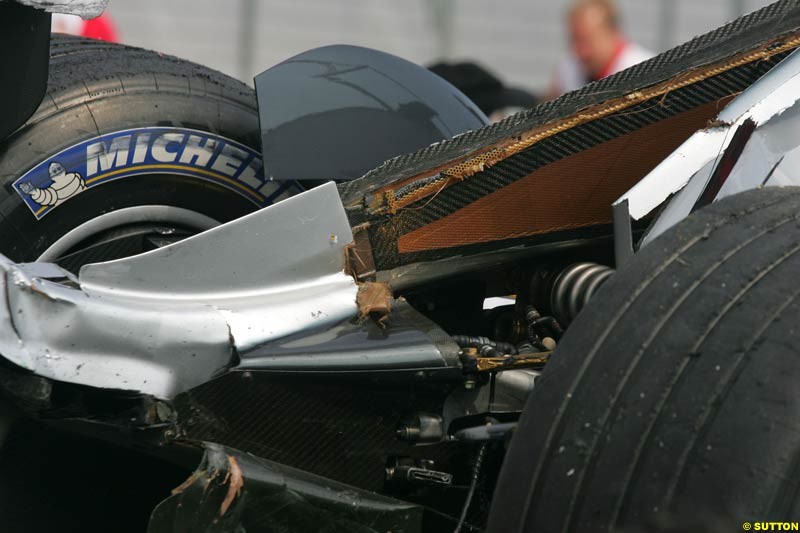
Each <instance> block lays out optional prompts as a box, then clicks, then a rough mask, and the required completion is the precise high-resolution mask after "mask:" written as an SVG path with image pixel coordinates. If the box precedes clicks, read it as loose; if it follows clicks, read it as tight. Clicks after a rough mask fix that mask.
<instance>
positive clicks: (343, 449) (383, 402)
mask: <svg viewBox="0 0 800 533" xmlns="http://www.w3.org/2000/svg"><path fill="white" fill-rule="evenodd" d="M460 374H461V371H460V370H458V369H455V370H453V369H441V370H436V369H433V370H409V371H401V372H378V371H368V372H327V373H316V374H315V373H309V372H264V371H253V372H251V371H247V372H241V371H236V372H230V373H228V374H227V375H225V376H223V377H221V378H219V379H217V380H214V381H211V382H209V383H206V384H204V385H201V386H200V387H197V388H195V389H193V390H192V391H190V392H187V393H185V394H182V395H180V396H178V397H177V398H176V400H175V408H176V411H177V413H178V427H179V430H178V432H177V433H178V435H177V437H178V438H180V439H182V440H188V441H194V442H202V441H209V442H216V443H219V444H222V445H225V446H231V447H234V448H237V449H239V450H242V451H243V452H248V453H252V454H255V455H258V456H259V457H264V458H267V459H269V460H271V461H275V462H278V463H281V464H284V465H287V466H291V467H294V468H300V469H302V470H305V471H307V472H311V473H314V474H316V475H320V476H324V477H326V478H330V479H333V480H335V481H338V482H341V483H346V484H348V485H353V486H355V487H359V488H362V489H366V490H371V491H380V490H381V489H382V488H383V484H384V481H385V478H386V467H387V461H388V459H389V458H391V457H401V456H402V457H412V458H424V459H428V460H432V461H434V462H435V463H436V465H437V468H440V469H442V470H445V471H450V472H453V473H455V470H451V468H450V467H451V465H450V464H449V462H450V461H451V459H452V457H451V456H452V454H453V453H454V451H453V450H454V447H452V446H449V445H448V444H447V443H445V444H442V445H430V446H414V445H413V444H411V443H408V442H405V441H402V440H399V439H398V438H397V434H396V432H397V428H398V427H400V425H401V422H402V420H403V419H404V418H405V417H407V416H409V415H410V414H414V413H419V412H424V413H439V412H442V408H443V407H442V406H443V404H444V401H445V398H446V396H447V394H448V393H449V392H450V390H452V387H453V386H454V385H453V383H454V378H459V377H460ZM420 454H421V455H420ZM459 481H463V480H459Z"/></svg>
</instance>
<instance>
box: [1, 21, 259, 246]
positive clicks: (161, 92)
mask: <svg viewBox="0 0 800 533" xmlns="http://www.w3.org/2000/svg"><path fill="white" fill-rule="evenodd" d="M50 48H51V49H50V74H49V81H48V88H47V95H46V96H45V99H44V101H43V102H42V104H41V105H40V106H39V108H38V110H37V111H36V113H35V114H34V115H33V116H32V117H31V118H30V119H29V120H28V122H27V123H26V124H24V125H23V126H22V127H20V128H19V129H18V130H17V131H16V132H15V133H13V134H12V135H11V136H10V137H9V138H8V139H6V140H5V141H3V142H2V143H0V185H1V187H0V253H2V254H5V255H6V256H8V257H10V258H11V259H13V260H15V261H30V260H34V259H36V258H37V257H39V255H40V254H41V253H42V252H43V251H44V250H45V249H47V247H48V246H50V245H51V244H52V243H53V242H54V241H55V240H56V239H58V238H59V237H61V236H62V235H64V234H65V233H66V232H67V231H69V230H71V229H72V228H74V227H76V226H78V225H80V224H82V223H83V222H85V221H87V220H89V219H92V218H94V217H96V216H98V215H100V214H103V213H107V212H110V211H114V210H117V209H120V208H123V207H131V206H138V205H148V204H159V205H167V206H176V207H182V208H185V209H190V210H192V211H195V212H197V213H201V214H204V215H206V216H209V217H211V218H213V219H215V220H217V221H219V222H224V221H227V220H231V219H233V218H237V217H240V216H242V215H244V214H246V213H249V212H251V211H253V210H255V209H256V208H257V206H256V205H255V204H254V203H251V202H250V201H249V200H247V199H245V198H244V197H242V196H240V195H238V194H236V193H233V192H231V191H230V190H228V189H226V188H224V187H221V186H220V185H217V184H215V183H212V182H207V181H202V180H198V179H193V178H189V177H186V176H180V175H172V174H152V175H147V176H139V177H131V178H126V179H120V180H117V181H111V182H109V183H105V184H103V185H102V186H99V187H94V188H90V189H87V190H85V191H84V192H82V193H81V194H80V195H77V196H75V198H71V199H70V200H69V201H68V202H66V203H64V204H63V205H61V206H59V207H58V208H57V209H54V210H53V211H52V212H51V213H49V214H48V215H47V216H46V217H44V218H42V219H41V220H38V221H37V220H36V218H35V217H34V216H33V215H32V214H31V212H30V211H29V209H28V208H27V206H26V205H25V203H24V202H23V201H22V199H21V198H20V196H19V195H18V194H17V193H16V192H15V191H14V190H12V186H11V184H12V182H13V181H14V180H15V179H17V178H18V177H19V176H21V175H22V174H23V173H24V172H26V171H27V170H28V169H30V168H33V167H34V166H35V165H37V164H38V163H41V162H42V161H43V160H46V158H48V157H49V156H51V155H53V154H55V153H57V152H58V151H59V150H61V149H64V148H67V147H69V146H73V145H75V144H77V143H79V142H81V141H83V140H86V139H91V138H93V137H96V136H98V135H101V134H105V133H110V132H114V131H120V130H125V129H130V128H138V127H153V126H178V127H183V128H191V129H196V130H200V131H203V132H208V133H213V134H217V135H221V136H223V137H226V138H229V139H233V140H235V141H238V142H240V143H242V144H244V145H246V146H248V147H251V148H254V149H255V150H256V151H258V146H259V143H260V135H259V127H258V114H257V108H256V100H255V94H254V92H253V90H252V89H250V88H249V87H247V86H246V85H245V84H243V83H241V82H239V81H236V80H234V79H232V78H229V77H227V76H225V75H223V74H221V73H219V72H215V71H212V70H210V69H207V68H205V67H202V66H199V65H196V64H193V63H190V62H187V61H183V60H180V59H177V58H174V57H171V56H166V55H163V54H158V53H156V52H151V51H147V50H142V49H138V48H132V47H129V46H123V45H118V44H112V43H106V42H102V41H94V40H90V39H83V38H78V37H70V36H65V35H55V36H54V37H53V38H52V40H51V47H50Z"/></svg>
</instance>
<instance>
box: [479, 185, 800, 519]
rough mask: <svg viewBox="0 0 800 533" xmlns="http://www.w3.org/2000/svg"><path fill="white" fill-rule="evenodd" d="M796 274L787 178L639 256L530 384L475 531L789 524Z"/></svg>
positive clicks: (794, 202) (797, 350)
mask: <svg viewBox="0 0 800 533" xmlns="http://www.w3.org/2000/svg"><path fill="white" fill-rule="evenodd" d="M799 272H800V189H797V188H786V189H778V188H769V189H764V190H756V191H749V192H745V193H742V194H739V195H736V196H733V197H730V198H727V199H724V200H722V201H720V202H718V203H716V204H714V205H712V206H710V207H708V208H706V209H703V210H701V211H699V212H698V213H696V214H695V215H692V216H690V217H689V218H688V219H687V220H685V221H683V222H682V223H681V224H679V225H678V226H676V227H675V228H673V229H672V230H671V231H670V232H668V233H667V234H665V235H664V236H663V237H661V238H659V239H658V240H657V241H655V242H653V243H652V244H651V245H650V246H648V247H647V248H645V249H644V250H642V251H641V252H640V253H639V254H638V255H637V256H636V257H635V258H634V259H633V260H632V261H630V262H629V263H628V264H627V265H625V266H624V267H623V268H622V269H620V270H619V271H618V272H617V273H616V274H615V275H614V276H613V277H612V278H611V279H609V281H608V282H607V283H606V284H605V285H604V286H603V287H602V289H601V290H600V291H599V292H598V294H597V295H596V296H595V297H594V299H593V300H592V302H591V303H590V304H589V306H588V307H587V308H586V309H585V310H584V311H583V312H581V314H580V315H579V316H578V318H577V320H576V321H575V322H574V323H573V324H572V325H571V326H570V329H569V331H568V332H567V334H566V335H565V337H564V339H563V342H562V343H561V344H560V345H559V347H558V349H557V351H556V353H555V354H554V358H553V360H552V361H551V362H550V363H549V364H548V366H547V368H546V370H545V371H544V373H543V376H542V378H541V380H540V381H537V383H536V388H535V390H534V391H533V393H532V395H531V397H530V399H529V401H528V403H527V405H526V407H525V411H524V413H523V416H522V419H521V421H520V425H519V428H518V431H517V433H516V435H515V436H514V437H513V439H512V442H511V445H510V449H509V452H508V455H507V456H506V459H505V463H504V465H503V468H502V472H501V475H500V479H499V482H498V485H497V489H496V492H495V496H494V500H493V504H492V511H491V516H490V522H489V531H491V532H498V533H499V532H504V533H505V532H523V531H525V532H534V531H537V532H561V531H579V532H592V531H612V530H616V531H618V530H623V531H624V530H626V529H627V528H635V527H637V526H641V525H643V524H665V523H671V524H674V527H676V528H678V527H682V528H686V527H700V528H702V527H703V525H705V527H706V528H707V529H692V531H701V530H704V531H705V530H707V531H734V530H741V528H742V524H743V523H744V522H750V523H753V522H756V521H797V520H798V519H799V518H800V498H798V495H799V492H800V392H799V391H800V388H798V382H800V326H798V324H800V284H798V281H797V276H798V273H799ZM718 527H719V528H725V529H716V528H718ZM727 528H733V529H727ZM630 530H635V529H630ZM665 530H669V531H674V530H677V529H669V528H667V529H665Z"/></svg>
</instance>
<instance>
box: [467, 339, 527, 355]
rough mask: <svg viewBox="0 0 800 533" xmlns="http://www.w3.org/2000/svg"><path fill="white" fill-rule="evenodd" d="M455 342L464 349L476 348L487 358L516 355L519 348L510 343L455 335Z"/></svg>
mask: <svg viewBox="0 0 800 533" xmlns="http://www.w3.org/2000/svg"><path fill="white" fill-rule="evenodd" d="M453 340H454V341H455V342H456V344H458V345H459V346H460V347H462V348H476V349H477V350H478V353H480V354H481V355H483V356H486V357H496V356H498V355H505V354H512V355H513V354H516V353H517V348H516V346H514V345H513V344H511V343H509V342H498V341H493V340H492V339H490V338H488V337H470V336H469V335H453Z"/></svg>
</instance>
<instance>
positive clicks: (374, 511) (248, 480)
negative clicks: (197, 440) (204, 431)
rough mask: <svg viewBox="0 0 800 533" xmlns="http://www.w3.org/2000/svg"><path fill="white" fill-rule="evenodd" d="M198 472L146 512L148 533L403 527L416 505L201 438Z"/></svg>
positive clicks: (416, 513) (418, 516) (414, 523)
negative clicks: (148, 519) (151, 512)
mask: <svg viewBox="0 0 800 533" xmlns="http://www.w3.org/2000/svg"><path fill="white" fill-rule="evenodd" d="M203 445H204V447H205V449H206V451H205V456H204V458H203V462H202V463H201V465H200V466H199V467H198V468H197V470H196V471H195V472H194V473H193V474H192V475H191V476H190V477H189V478H188V479H187V480H186V481H185V482H184V483H182V484H181V485H180V486H179V487H177V488H175V489H174V490H173V491H172V496H170V497H169V498H167V499H166V500H164V501H163V502H161V503H160V504H159V505H158V507H156V509H155V510H154V511H153V514H152V516H151V518H150V524H149V526H148V529H147V531H148V532H149V533H174V532H176V531H204V532H206V533H236V532H239V531H298V532H315V531H321V530H326V531H359V532H363V533H371V532H384V531H406V532H408V533H414V532H417V531H420V530H421V528H422V509H421V508H420V507H419V506H416V505H414V504H410V503H406V502H402V501H399V500H395V499H392V498H388V497H385V496H381V495H379V494H374V493H370V492H366V491H360V490H358V489H355V488H353V487H351V486H348V485H343V484H341V483H336V482H335V481H331V480H329V479H325V478H321V477H319V476H315V475H313V474H309V473H308V472H303V471H302V470H297V469H294V468H289V467H286V466H284V465H280V464H277V463H273V462H271V461H267V460H265V459H261V458H258V457H255V456H253V455H250V454H246V453H242V452H240V451H238V450H234V449H231V448H225V447H223V446H219V445H216V444H211V443H203Z"/></svg>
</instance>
